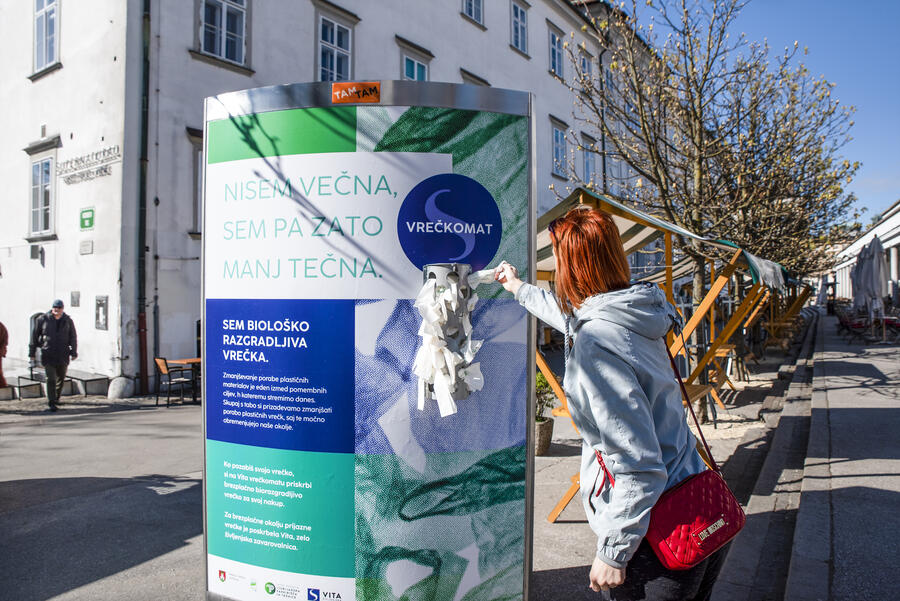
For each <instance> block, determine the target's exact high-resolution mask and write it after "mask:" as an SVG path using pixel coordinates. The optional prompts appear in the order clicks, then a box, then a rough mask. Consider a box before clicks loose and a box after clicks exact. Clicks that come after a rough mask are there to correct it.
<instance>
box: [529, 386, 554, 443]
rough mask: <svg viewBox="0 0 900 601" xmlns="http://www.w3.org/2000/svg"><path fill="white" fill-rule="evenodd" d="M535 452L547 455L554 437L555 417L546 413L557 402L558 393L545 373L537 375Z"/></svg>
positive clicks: (535, 389) (535, 387) (535, 388)
mask: <svg viewBox="0 0 900 601" xmlns="http://www.w3.org/2000/svg"><path fill="white" fill-rule="evenodd" d="M534 391H535V412H534V454H535V455H546V454H547V451H549V450H550V441H551V440H552V439H553V418H552V417H550V416H549V415H545V412H547V410H548V409H552V408H553V406H554V405H555V404H556V395H554V394H553V389H552V388H550V383H549V382H548V381H547V378H545V377H544V374H542V373H540V372H538V374H537V376H535V386H534Z"/></svg>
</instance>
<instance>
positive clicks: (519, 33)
mask: <svg viewBox="0 0 900 601" xmlns="http://www.w3.org/2000/svg"><path fill="white" fill-rule="evenodd" d="M511 4H512V17H511V19H510V22H511V25H512V32H511V35H510V44H512V46H513V48H515V49H516V50H519V51H520V52H523V53H525V54H528V11H527V10H526V8H525V6H524V5H522V4H520V3H518V2H516V1H515V0H513V1H512V3H511Z"/></svg>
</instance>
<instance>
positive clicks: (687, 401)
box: [663, 342, 722, 472]
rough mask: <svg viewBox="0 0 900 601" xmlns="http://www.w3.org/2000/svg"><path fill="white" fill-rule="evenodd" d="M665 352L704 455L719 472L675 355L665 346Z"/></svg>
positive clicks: (719, 470)
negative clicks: (692, 419)
mask: <svg viewBox="0 0 900 601" xmlns="http://www.w3.org/2000/svg"><path fill="white" fill-rule="evenodd" d="M663 344H665V342H663ZM684 348H685V351H687V347H684ZM666 354H667V355H669V363H671V364H672V371H673V372H675V379H676V380H678V385H679V386H680V387H681V394H682V395H683V396H684V402H685V404H686V405H687V406H688V409H689V410H690V412H691V417H693V418H694V425H696V426H697V433H698V434H700V440H701V441H702V442H703V448H704V449H706V456H707V457H709V461H710V463H711V464H712V468H713V469H714V470H716V471H717V472H721V471H722V470H721V469H719V464H718V463H716V460H715V459H713V456H712V451H710V450H709V444H707V442H706V438H705V437H704V436H703V430H702V429H701V428H700V422H699V421H698V420H697V415H696V414H695V413H694V407H693V405H692V403H691V399H690V397H689V396H688V393H687V388H685V386H684V381H682V379H681V374H680V373H679V372H678V366H677V365H675V357H673V356H672V351H670V350H669V347H668V346H666Z"/></svg>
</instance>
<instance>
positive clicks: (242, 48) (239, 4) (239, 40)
mask: <svg viewBox="0 0 900 601" xmlns="http://www.w3.org/2000/svg"><path fill="white" fill-rule="evenodd" d="M248 1H249V0H203V10H202V17H203V24H202V28H201V32H200V35H201V44H202V45H201V48H202V50H203V52H205V53H207V54H211V55H213V56H216V57H218V58H222V59H225V60H227V61H231V62H233V63H237V64H239V65H243V64H244V63H245V59H246V54H247V52H246V48H247V35H246V28H247V2H248Z"/></svg>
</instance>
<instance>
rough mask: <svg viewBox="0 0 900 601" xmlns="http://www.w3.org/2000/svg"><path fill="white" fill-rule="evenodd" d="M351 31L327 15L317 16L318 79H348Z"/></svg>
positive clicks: (351, 49)
mask: <svg viewBox="0 0 900 601" xmlns="http://www.w3.org/2000/svg"><path fill="white" fill-rule="evenodd" d="M352 51H353V48H352V31H351V30H350V28H349V27H346V26H345V25H342V24H341V23H338V22H337V21H335V20H334V19H330V18H328V17H324V16H323V17H319V81H346V80H348V79H350V57H351V52H352Z"/></svg>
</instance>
